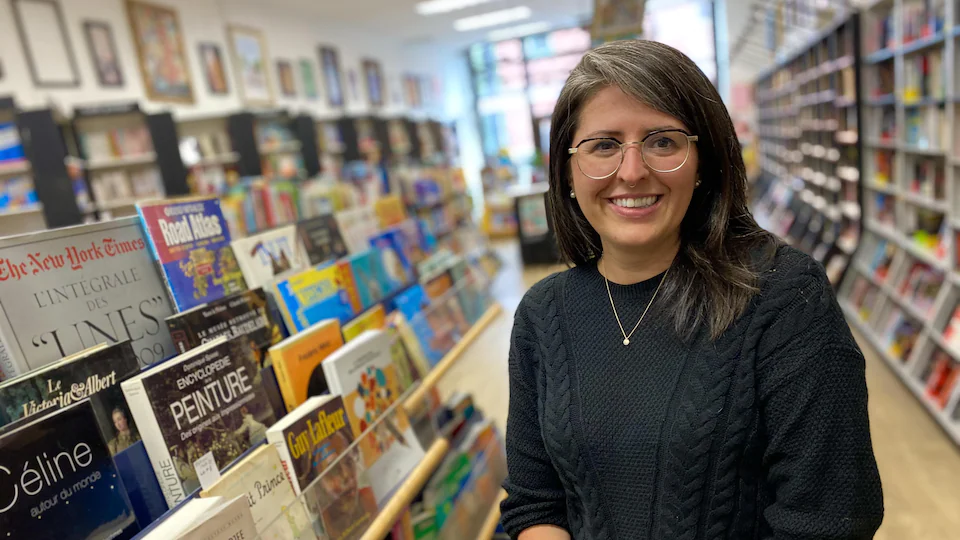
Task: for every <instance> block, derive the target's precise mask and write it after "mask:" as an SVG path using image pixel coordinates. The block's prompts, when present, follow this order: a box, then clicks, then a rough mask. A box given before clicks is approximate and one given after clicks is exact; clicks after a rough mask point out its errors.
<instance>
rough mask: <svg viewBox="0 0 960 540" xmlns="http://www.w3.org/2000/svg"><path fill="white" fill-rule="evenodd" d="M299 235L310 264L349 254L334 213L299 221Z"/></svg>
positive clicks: (314, 264)
mask: <svg viewBox="0 0 960 540" xmlns="http://www.w3.org/2000/svg"><path fill="white" fill-rule="evenodd" d="M297 235H298V236H299V237H300V245H301V246H302V248H303V250H304V253H305V255H306V257H307V259H308V261H309V264H310V265H312V266H316V265H318V264H321V263H324V262H327V261H330V260H334V259H339V258H341V257H346V256H347V253H348V252H347V244H346V242H344V241H343V237H342V236H340V229H339V228H338V227H337V220H336V218H334V217H333V215H332V214H324V215H322V216H317V217H314V218H309V219H304V220H302V221H300V222H299V223H297Z"/></svg>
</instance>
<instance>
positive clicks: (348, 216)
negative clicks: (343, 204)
mask: <svg viewBox="0 0 960 540" xmlns="http://www.w3.org/2000/svg"><path fill="white" fill-rule="evenodd" d="M334 219H336V221H337V228H338V229H339V230H340V234H341V235H342V236H343V240H344V242H346V244H347V249H348V250H349V251H350V253H360V252H362V251H366V250H367V249H368V248H369V247H370V237H371V236H373V235H375V234H377V231H378V230H379V226H378V221H377V216H376V215H375V214H374V211H373V208H370V207H369V206H358V207H356V208H350V209H347V210H340V211H339V212H336V213H334Z"/></svg>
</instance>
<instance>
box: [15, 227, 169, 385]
mask: <svg viewBox="0 0 960 540" xmlns="http://www.w3.org/2000/svg"><path fill="white" fill-rule="evenodd" d="M0 283H2V284H3V286H0V342H2V343H0V370H2V374H0V378H2V379H9V378H13V377H16V376H18V375H22V374H24V373H27V372H28V371H32V370H35V369H38V368H41V367H43V366H45V365H47V364H49V363H51V362H55V361H57V360H60V359H61V358H63V357H65V356H69V355H71V354H73V353H76V352H79V351H82V350H84V349H87V348H89V347H92V346H94V345H96V344H97V343H100V342H103V341H110V342H120V341H124V340H130V341H131V343H132V345H133V350H134V352H135V353H136V355H137V359H138V360H139V362H140V365H141V366H147V365H150V364H152V363H154V362H158V361H160V360H163V359H164V358H169V357H170V356H171V355H173V354H174V353H175V351H174V348H173V343H172V342H171V341H170V333H169V332H167V329H166V327H165V326H164V325H163V324H162V321H163V319H164V318H165V317H167V316H169V315H170V314H172V313H173V306H172V305H171V303H170V300H169V297H168V295H167V291H166V289H165V288H164V285H163V279H162V278H161V277H160V275H159V274H158V273H157V269H156V265H155V263H154V261H153V258H152V257H151V255H150V249H149V246H148V245H147V242H146V240H145V239H144V235H143V231H142V230H141V229H140V225H139V221H138V220H137V219H136V218H124V219H118V220H114V221H109V222H104V223H96V224H93V225H82V226H77V227H66V228H62V229H55V230H51V231H43V232H38V233H33V234H25V235H20V236H10V237H7V238H0Z"/></svg>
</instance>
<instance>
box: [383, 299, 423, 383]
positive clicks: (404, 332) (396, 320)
mask: <svg viewBox="0 0 960 540" xmlns="http://www.w3.org/2000/svg"><path fill="white" fill-rule="evenodd" d="M387 331H388V332H390V333H391V334H392V335H394V336H396V338H397V339H398V340H399V343H400V345H402V347H403V352H404V354H406V357H407V359H408V360H409V363H410V365H411V369H410V379H411V382H412V381H414V380H418V379H422V378H423V377H424V376H426V375H427V373H430V362H429V361H427V356H426V355H425V354H424V352H423V345H421V343H420V340H419V339H418V338H417V335H416V333H414V331H413V328H412V327H411V326H410V321H409V320H408V319H407V317H405V316H404V314H403V313H401V312H399V311H394V312H393V313H391V314H390V315H389V316H387Z"/></svg>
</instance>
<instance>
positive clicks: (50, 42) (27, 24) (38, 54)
mask: <svg viewBox="0 0 960 540" xmlns="http://www.w3.org/2000/svg"><path fill="white" fill-rule="evenodd" d="M12 6H13V16H14V19H16V21H17V32H18V33H19V34H20V43H21V45H22V46H23V53H24V55H26V57H27V65H28V66H29V68H30V77H31V78H33V84H34V85H35V86H36V87H37V88H74V87H77V86H80V75H79V73H78V72H77V61H76V59H75V58H74V56H73V49H72V48H71V47H70V38H69V37H68V36H67V27H66V25H64V23H63V13H61V11H60V3H59V2H57V1H55V0H13V1H12Z"/></svg>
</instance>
